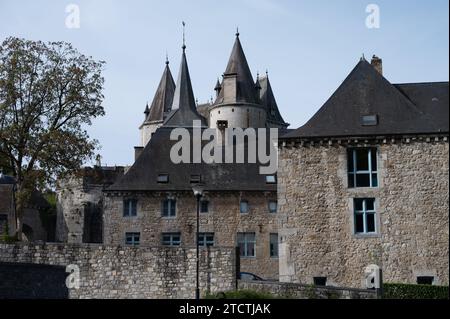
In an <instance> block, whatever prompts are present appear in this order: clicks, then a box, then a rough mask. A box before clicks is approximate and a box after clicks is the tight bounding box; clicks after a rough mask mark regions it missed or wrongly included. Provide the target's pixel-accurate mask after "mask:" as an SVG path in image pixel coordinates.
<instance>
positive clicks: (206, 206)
mask: <svg viewBox="0 0 450 319" xmlns="http://www.w3.org/2000/svg"><path fill="white" fill-rule="evenodd" d="M208 210H209V202H208V201H206V200H204V201H201V202H200V212H201V213H207V212H208Z"/></svg>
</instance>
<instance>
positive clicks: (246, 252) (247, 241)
mask: <svg viewBox="0 0 450 319" xmlns="http://www.w3.org/2000/svg"><path fill="white" fill-rule="evenodd" d="M237 245H238V247H239V251H240V255H241V257H255V256H256V253H255V246H256V236H255V233H238V234H237Z"/></svg>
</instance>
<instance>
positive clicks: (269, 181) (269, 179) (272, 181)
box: [266, 175, 277, 184]
mask: <svg viewBox="0 0 450 319" xmlns="http://www.w3.org/2000/svg"><path fill="white" fill-rule="evenodd" d="M276 182H277V178H276V176H275V175H266V183H267V184H276Z"/></svg>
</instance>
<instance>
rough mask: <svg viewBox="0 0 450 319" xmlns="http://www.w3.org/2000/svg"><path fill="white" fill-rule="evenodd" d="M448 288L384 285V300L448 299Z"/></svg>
mask: <svg viewBox="0 0 450 319" xmlns="http://www.w3.org/2000/svg"><path fill="white" fill-rule="evenodd" d="M448 289H449V287H448V286H432V285H412V284H397V283H385V284H383V298H384V299H448V298H449V290H448Z"/></svg>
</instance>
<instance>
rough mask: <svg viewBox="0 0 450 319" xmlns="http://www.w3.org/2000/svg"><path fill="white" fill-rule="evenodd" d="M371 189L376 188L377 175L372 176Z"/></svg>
mask: <svg viewBox="0 0 450 319" xmlns="http://www.w3.org/2000/svg"><path fill="white" fill-rule="evenodd" d="M372 187H378V176H377V174H372Z"/></svg>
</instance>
